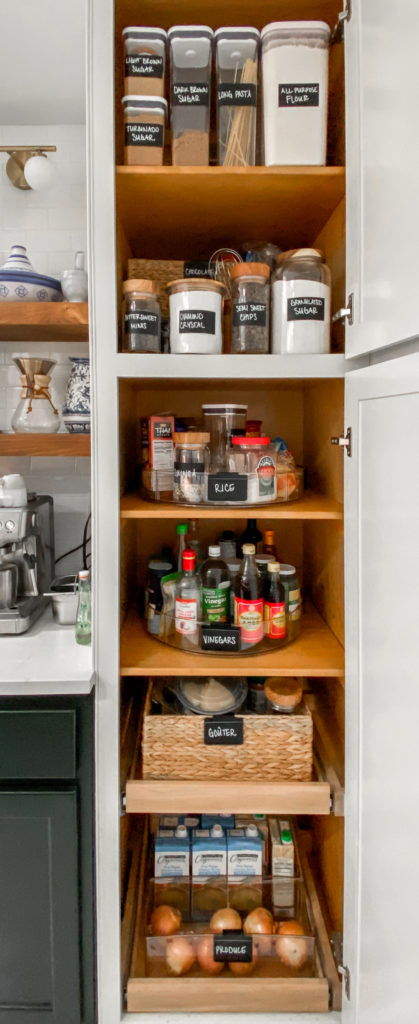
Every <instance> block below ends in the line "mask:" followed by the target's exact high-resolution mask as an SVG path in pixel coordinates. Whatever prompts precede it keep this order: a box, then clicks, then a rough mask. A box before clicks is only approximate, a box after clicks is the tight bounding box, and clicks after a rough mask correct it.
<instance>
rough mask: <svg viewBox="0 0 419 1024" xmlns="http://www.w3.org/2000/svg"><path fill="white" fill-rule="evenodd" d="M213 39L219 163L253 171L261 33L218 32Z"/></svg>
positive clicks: (244, 29) (242, 30) (243, 30)
mask: <svg viewBox="0 0 419 1024" xmlns="http://www.w3.org/2000/svg"><path fill="white" fill-rule="evenodd" d="M214 39H215V46H216V70H217V138H218V163H219V164H220V166H224V167H234V166H242V167H243V166H244V167H249V166H250V167H252V166H254V164H255V163H256V115H257V89H258V50H259V39H260V32H259V31H258V29H257V28H249V27H246V26H238V27H234V28H218V29H217V31H216V32H215V35H214Z"/></svg>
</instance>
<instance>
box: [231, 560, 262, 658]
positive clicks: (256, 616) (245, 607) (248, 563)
mask: <svg viewBox="0 0 419 1024" xmlns="http://www.w3.org/2000/svg"><path fill="white" fill-rule="evenodd" d="M234 589H235V599H234V622H235V625H236V626H240V639H241V647H242V649H243V648H244V647H251V646H253V644H257V643H259V641H260V640H262V639H263V596H262V577H261V575H260V572H259V569H258V567H257V565H256V562H255V545H254V544H243V560H242V563H241V566H240V569H239V572H238V575H237V577H236V580H235V585H234Z"/></svg>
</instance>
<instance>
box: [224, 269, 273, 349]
mask: <svg viewBox="0 0 419 1024" xmlns="http://www.w3.org/2000/svg"><path fill="white" fill-rule="evenodd" d="M270 276H271V272H270V269H269V267H268V266H267V264H266V263H235V264H234V266H233V267H232V268H231V270H230V277H231V280H232V300H231V351H232V352H254V353H262V352H264V353H266V352H269V306H270V284H269V281H270Z"/></svg>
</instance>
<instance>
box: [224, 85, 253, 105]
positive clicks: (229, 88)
mask: <svg viewBox="0 0 419 1024" xmlns="http://www.w3.org/2000/svg"><path fill="white" fill-rule="evenodd" d="M256 98H257V85H255V84H254V83H252V82H249V83H248V84H247V85H237V84H233V83H232V84H231V85H219V86H218V93H217V103H218V106H219V107H255V106H256Z"/></svg>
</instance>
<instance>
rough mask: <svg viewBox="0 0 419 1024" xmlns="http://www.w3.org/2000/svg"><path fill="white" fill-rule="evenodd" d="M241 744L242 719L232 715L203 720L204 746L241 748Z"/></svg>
mask: <svg viewBox="0 0 419 1024" xmlns="http://www.w3.org/2000/svg"><path fill="white" fill-rule="evenodd" d="M242 744H243V719H242V718H235V716H234V715H223V716H222V717H220V718H215V717H214V718H205V719H204V746H206V747H241V746H242Z"/></svg>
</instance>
